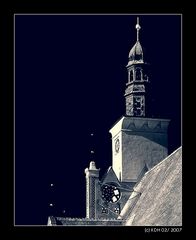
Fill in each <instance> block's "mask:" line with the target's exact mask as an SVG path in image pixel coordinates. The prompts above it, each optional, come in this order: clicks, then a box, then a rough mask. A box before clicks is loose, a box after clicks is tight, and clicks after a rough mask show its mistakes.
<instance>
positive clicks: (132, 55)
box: [129, 41, 143, 62]
mask: <svg viewBox="0 0 196 240" xmlns="http://www.w3.org/2000/svg"><path fill="white" fill-rule="evenodd" d="M129 61H134V62H143V50H142V46H141V44H140V42H139V41H137V42H136V43H135V45H134V46H133V47H132V49H131V51H130V52H129Z"/></svg>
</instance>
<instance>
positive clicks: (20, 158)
mask: <svg viewBox="0 0 196 240" xmlns="http://www.w3.org/2000/svg"><path fill="white" fill-rule="evenodd" d="M137 16H138V15H16V16H15V224H17V225H18V224H19V225H46V224H47V217H48V216H49V215H51V214H53V215H55V216H66V217H85V174H84V169H85V168H86V167H88V165H89V162H90V161H91V160H95V161H96V166H97V167H98V168H101V171H100V174H101V176H102V175H103V174H104V172H105V171H106V170H107V168H108V167H109V166H111V164H112V152H111V136H110V134H109V129H110V128H111V127H112V125H113V124H114V123H115V122H116V121H117V120H118V119H119V118H120V117H121V116H122V115H123V114H125V101H124V96H123V95H124V91H125V84H126V82H127V70H126V65H127V63H128V53H129V51H130V49H131V48H132V46H133V45H134V44H135V41H136V30H135V25H136V17H137ZM139 16H140V25H141V27H142V28H141V31H140V42H141V45H142V47H143V51H144V59H145V61H147V62H148V63H149V64H150V65H149V68H150V80H151V84H152V88H153V94H152V99H153V103H154V105H153V106H149V107H153V112H154V117H162V118H169V119H171V124H170V128H169V153H171V152H172V151H173V150H175V149H176V148H177V147H179V146H180V145H181V122H180V121H181V16H180V15H139ZM91 133H94V137H91ZM91 150H94V151H95V155H94V156H92V155H91V153H90V151H91ZM51 183H53V184H54V186H53V187H51V186H50V184H51ZM50 203H53V204H54V207H50V206H49V204H50Z"/></svg>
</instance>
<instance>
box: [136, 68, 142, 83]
mask: <svg viewBox="0 0 196 240" xmlns="http://www.w3.org/2000/svg"><path fill="white" fill-rule="evenodd" d="M136 80H137V81H139V80H141V72H140V69H136Z"/></svg>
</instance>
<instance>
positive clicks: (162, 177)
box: [119, 147, 182, 226]
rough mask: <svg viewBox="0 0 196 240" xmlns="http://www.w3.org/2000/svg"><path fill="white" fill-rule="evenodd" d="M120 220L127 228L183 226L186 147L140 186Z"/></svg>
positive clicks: (164, 162)
mask: <svg viewBox="0 0 196 240" xmlns="http://www.w3.org/2000/svg"><path fill="white" fill-rule="evenodd" d="M119 219H123V220H126V223H125V225H127V226H180V225H182V147H180V148H178V149H177V150H176V151H175V152H173V153H172V154H171V155H169V156H168V157H167V158H166V159H164V160H163V161H161V162H160V163H159V164H157V165H156V166H154V167H153V168H152V169H151V170H150V171H148V172H147V173H146V174H145V175H144V177H143V178H142V179H141V181H140V182H138V183H137V184H136V186H135V187H134V192H133V193H132V194H131V196H130V198H129V200H128V201H127V203H126V204H125V206H124V208H123V209H122V212H121V215H120V217H119Z"/></svg>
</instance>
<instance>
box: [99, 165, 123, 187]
mask: <svg viewBox="0 0 196 240" xmlns="http://www.w3.org/2000/svg"><path fill="white" fill-rule="evenodd" d="M105 183H116V184H117V185H118V186H120V182H119V181H118V178H117V176H116V174H115V172H114V170H113V168H112V167H111V166H110V167H109V168H108V170H107V172H106V173H105V174H104V175H103V177H102V179H101V184H105Z"/></svg>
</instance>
